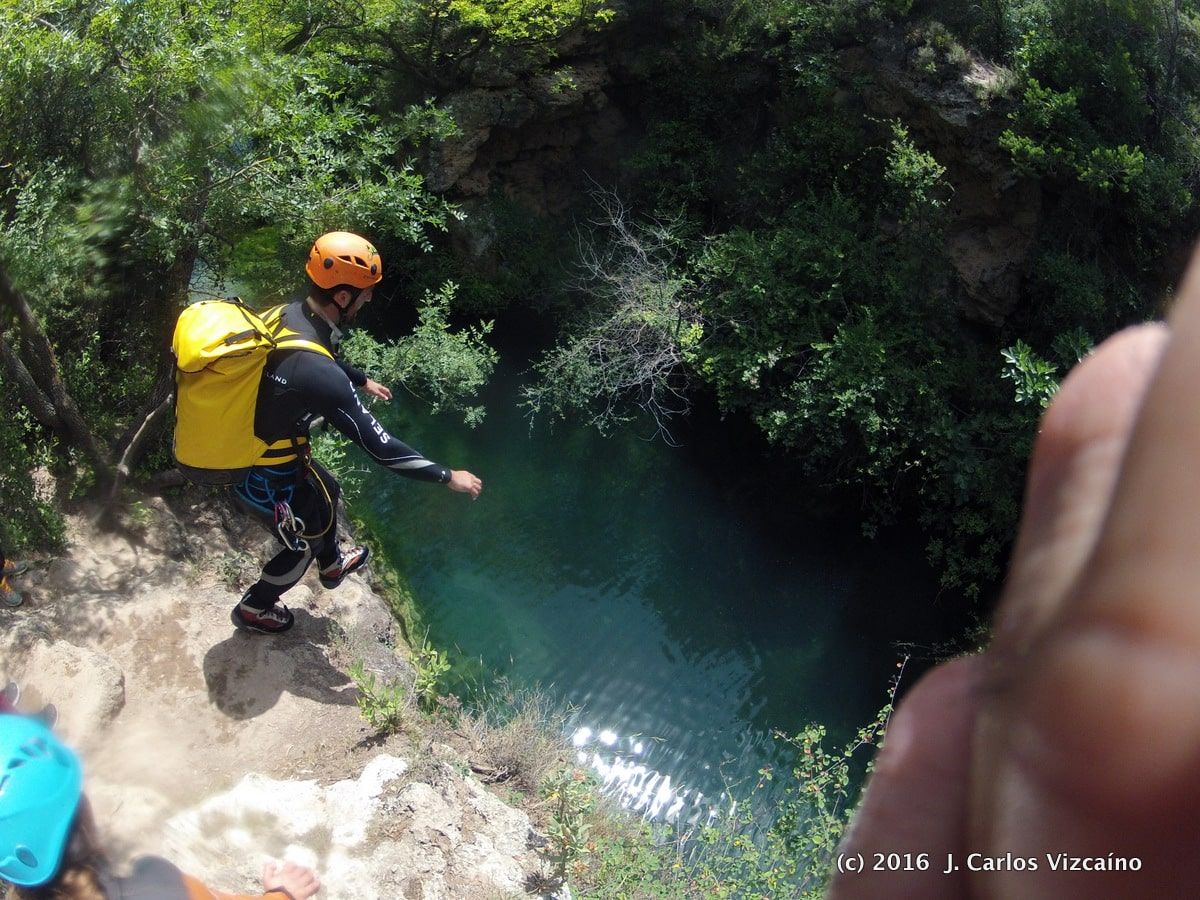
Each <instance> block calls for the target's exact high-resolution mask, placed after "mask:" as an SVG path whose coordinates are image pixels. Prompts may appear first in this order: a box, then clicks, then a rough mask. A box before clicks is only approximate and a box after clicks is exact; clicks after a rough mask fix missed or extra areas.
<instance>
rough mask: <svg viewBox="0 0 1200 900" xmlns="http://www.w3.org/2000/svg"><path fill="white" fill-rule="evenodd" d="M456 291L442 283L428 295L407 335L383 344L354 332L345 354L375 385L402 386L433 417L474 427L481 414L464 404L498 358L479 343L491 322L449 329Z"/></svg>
mask: <svg viewBox="0 0 1200 900" xmlns="http://www.w3.org/2000/svg"><path fill="white" fill-rule="evenodd" d="M457 291H458V286H457V285H455V284H454V283H453V282H446V283H445V284H444V285H442V287H441V290H439V291H438V292H437V293H436V294H435V293H433V292H429V291H427V292H426V293H425V297H424V299H423V301H422V302H421V304H420V305H419V307H418V315H419V321H418V323H417V327H416V328H415V329H414V330H413V333H412V334H411V335H409V336H407V337H403V338H400V339H399V340H396V341H391V342H388V343H382V342H380V341H377V340H375V339H374V338H372V337H371V336H370V335H368V334H367V333H366V332H364V331H361V330H360V331H355V332H353V333H352V334H351V335H350V337H349V338H348V339H347V341H346V344H345V350H344V352H345V354H346V356H347V357H348V358H349V359H351V360H353V361H354V362H355V363H356V364H357V365H359V366H361V367H362V368H363V369H365V370H366V371H368V372H370V373H371V374H372V377H374V378H375V379H376V380H377V381H382V382H383V383H385V384H389V383H399V384H402V385H403V386H404V387H405V389H406V390H408V392H409V393H411V394H412V395H413V396H415V397H418V398H420V399H422V400H424V401H425V402H426V403H428V404H429V405H430V407H431V409H432V411H433V412H435V413H437V412H439V411H441V410H442V409H453V410H456V411H458V412H460V413H462V416H463V421H465V422H466V423H467V424H468V425H472V426H474V425H477V424H479V423H480V422H481V421H483V416H484V412H485V410H484V407H483V406H479V405H475V406H472V405H469V404H470V402H471V401H472V400H474V399H476V398H477V397H478V394H479V391H480V390H481V389H482V388H483V386H484V385H485V384H487V381H488V379H489V378H490V377H491V375H492V371H493V370H494V369H495V367H496V360H497V359H498V356H497V353H496V351H495V350H493V349H492V348H491V347H489V346H488V345H487V343H486V342H485V340H484V338H485V337H486V336H487V335H488V334H490V333H491V330H492V323H491V322H480V323H479V324H477V325H472V326H468V327H467V328H464V329H462V330H460V331H451V330H450V321H449V315H450V308H451V304H452V302H453V300H454V296H455V294H456V292H457Z"/></svg>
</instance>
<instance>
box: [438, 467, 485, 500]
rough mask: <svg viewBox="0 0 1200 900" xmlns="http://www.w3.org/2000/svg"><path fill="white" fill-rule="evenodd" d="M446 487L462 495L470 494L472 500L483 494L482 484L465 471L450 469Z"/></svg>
mask: <svg viewBox="0 0 1200 900" xmlns="http://www.w3.org/2000/svg"><path fill="white" fill-rule="evenodd" d="M446 487H448V488H450V490H452V491H458V492H459V493H462V494H470V495H471V499H472V500H478V499H479V495H480V494H482V493H483V482H482V481H480V480H479V479H478V478H476V477H475V476H474V475H472V474H471V473H470V472H468V471H467V470H466V469H451V470H450V480H449V481H448V482H447V483H446Z"/></svg>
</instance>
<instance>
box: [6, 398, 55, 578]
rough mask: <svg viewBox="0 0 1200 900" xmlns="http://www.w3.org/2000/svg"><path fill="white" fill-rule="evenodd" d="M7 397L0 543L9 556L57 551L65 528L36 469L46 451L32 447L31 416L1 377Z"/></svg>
mask: <svg viewBox="0 0 1200 900" xmlns="http://www.w3.org/2000/svg"><path fill="white" fill-rule="evenodd" d="M0 391H2V392H3V394H4V400H3V401H2V402H3V407H0V497H3V498H4V509H3V513H2V514H0V543H2V544H3V546H4V551H5V553H7V554H8V555H9V557H10V558H11V557H13V556H15V555H16V554H17V553H18V552H19V551H21V550H23V549H26V548H29V547H38V548H42V549H46V550H57V549H59V548H61V547H62V545H63V541H64V539H65V531H66V529H65V525H64V523H63V520H62V517H61V515H60V514H59V513H58V511H57V510H56V509H55V508H54V505H53V504H52V503H51V502H50V500H49V498H47V497H44V496H41V495H39V493H38V490H37V486H36V485H35V483H34V480H33V470H34V468H35V467H36V466H37V465H38V464H39V462H41V461H42V460H40V459H39V457H44V456H45V450H46V449H47V448H42V447H38V446H36V445H35V446H34V447H33V448H32V449H31V448H30V446H29V443H28V442H29V438H28V434H29V432H30V429H29V424H28V421H27V420H26V416H27V414H26V413H25V412H24V411H23V410H19V409H18V408H17V407H16V403H15V400H14V398H13V397H12V396H11V395H10V391H9V385H8V383H7V382H6V381H5V380H4V379H3V378H0Z"/></svg>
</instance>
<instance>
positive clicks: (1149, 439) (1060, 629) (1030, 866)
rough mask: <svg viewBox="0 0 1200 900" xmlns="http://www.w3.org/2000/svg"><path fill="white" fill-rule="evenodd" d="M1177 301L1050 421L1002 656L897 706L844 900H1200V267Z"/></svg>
mask: <svg viewBox="0 0 1200 900" xmlns="http://www.w3.org/2000/svg"><path fill="white" fill-rule="evenodd" d="M1196 260H1200V257H1197V258H1196ZM1179 297H1180V299H1179V302H1178V303H1177V305H1176V308H1175V309H1174V311H1173V313H1172V315H1171V317H1170V322H1169V328H1168V327H1166V326H1163V325H1143V326H1140V327H1138V328H1134V329H1129V330H1126V331H1124V332H1121V333H1120V334H1118V335H1116V336H1115V337H1112V338H1109V339H1108V340H1107V341H1105V342H1104V343H1103V344H1102V345H1101V346H1100V347H1098V348H1097V349H1096V350H1095V351H1094V352H1093V353H1092V354H1091V355H1090V356H1089V357H1088V358H1086V359H1085V360H1084V361H1083V362H1082V363H1081V364H1080V365H1079V366H1077V367H1076V368H1075V370H1074V371H1072V372H1071V374H1070V375H1069V376H1068V377H1067V379H1066V380H1065V381H1064V382H1063V385H1062V388H1061V389H1060V390H1059V392H1058V394H1057V395H1056V396H1055V398H1054V401H1053V403H1052V404H1051V405H1050V408H1049V409H1048V410H1047V411H1046V414H1045V416H1044V417H1043V419H1042V423H1041V428H1040V430H1039V433H1038V437H1037V443H1036V445H1035V447H1034V452H1033V456H1032V458H1031V460H1030V466H1029V476H1028V484H1027V486H1026V493H1025V509H1024V514H1023V517H1022V522H1021V528H1020V532H1019V534H1018V536H1017V543H1016V547H1015V548H1014V550H1013V559H1012V564H1011V567H1010V569H1009V573H1008V578H1007V581H1006V584H1005V590H1004V596H1003V598H1002V600H1001V603H1000V608H999V611H998V613H997V616H996V622H995V624H994V626H993V635H992V642H991V646H990V647H989V648H988V650H987V652H986V653H984V654H982V655H980V656H973V657H966V658H963V659H959V660H956V661H954V662H952V663H948V664H946V665H943V666H939V667H938V668H937V669H935V670H934V671H932V672H930V673H929V674H928V675H926V676H925V678H923V679H922V680H921V682H920V683H919V684H917V685H916V686H915V687H914V688H913V689H912V690H911V691H910V692H909V693H908V695H907V696H906V697H905V698H904V702H903V703H901V704H900V707H899V709H898V710H897V712H896V715H895V717H894V718H893V719H892V724H891V727H890V729H889V731H888V734H887V740H886V743H885V744H884V748H883V750H882V751H881V752H880V754H879V758H878V760H877V762H876V768H875V774H874V776H873V777H872V779H871V783H870V784H869V785H868V788H867V791H866V795H865V797H864V800H863V803H862V806H861V807H860V809H859V811H858V813H857V815H856V816H855V820H854V823H853V825H852V827H851V830H850V832H849V834H848V835H847V839H846V841H845V843H844V844H843V846H842V847H841V848H840V849H841V851H842V853H843V855H846V854H850V855H853V856H854V857H855V858H857V857H858V855H860V854H861V856H862V857H863V858H864V859H866V860H867V861H868V865H867V866H866V868H867V870H868V871H867V872H866V873H858V872H855V873H843V874H841V875H839V876H837V877H835V880H834V883H833V888H832V893H831V896H832V897H834V898H837V900H847V898H859V897H863V898H866V897H880V896H889V897H902V896H903V897H921V898H929V900H941V898H945V900H951V898H959V897H967V896H979V897H989V898H1007V897H1019V898H1021V900H1027V898H1042V897H1046V898H1051V897H1053V898H1058V897H1084V896H1092V897H1156V898H1159V897H1194V896H1196V895H1197V893H1198V892H1200V870H1198V869H1197V867H1196V824H1195V821H1196V810H1197V808H1200V767H1198V765H1197V761H1198V760H1200V478H1198V477H1197V468H1196V461H1197V458H1200V404H1198V403H1197V402H1196V400H1195V393H1196V385H1197V384H1200V262H1198V261H1194V262H1193V264H1192V268H1191V270H1190V272H1189V274H1188V277H1187V279H1186V280H1185V282H1184V285H1183V286H1182V288H1181V290H1180V292H1179ZM896 852H900V853H904V852H911V853H913V854H917V853H928V854H929V856H930V858H931V865H930V866H929V868H928V870H927V871H924V872H918V871H913V872H892V873H886V872H879V873H873V872H871V871H870V865H869V861H870V860H872V859H874V858H875V857H876V854H880V853H882V854H885V855H886V854H888V853H896ZM1014 860H1015V861H1019V864H1017V863H1014ZM1083 861H1086V864H1085V862H1083ZM1034 865H1036V868H1034ZM1088 869H1091V870H1093V871H1087V870H1088ZM1097 869H1098V871H1096V870H1097Z"/></svg>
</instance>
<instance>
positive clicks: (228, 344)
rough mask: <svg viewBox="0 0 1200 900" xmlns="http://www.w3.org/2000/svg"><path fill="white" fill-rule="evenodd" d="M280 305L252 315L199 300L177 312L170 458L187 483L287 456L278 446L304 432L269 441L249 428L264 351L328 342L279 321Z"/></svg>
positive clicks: (235, 474)
mask: <svg viewBox="0 0 1200 900" xmlns="http://www.w3.org/2000/svg"><path fill="white" fill-rule="evenodd" d="M283 309H284V307H282V306H275V307H272V308H271V309H268V310H265V311H264V312H262V313H257V312H255V311H254V310H252V309H251V308H250V307H248V306H246V304H244V303H243V302H242V301H241V300H240V299H238V298H236V297H235V298H233V299H232V300H204V301H201V302H200V303H193V304H192V305H191V306H189V307H187V308H186V309H185V310H184V311H183V312H182V313H180V315H179V321H178V322H176V324H175V336H174V338H173V339H172V341H171V350H172V352H173V353H174V354H175V463H176V465H177V466H178V467H179V470H180V471H181V472H183V474H184V475H186V476H187V477H188V478H190V479H191V480H192V481H196V482H199V483H201V484H233V483H235V482H237V481H240V480H241V479H242V478H244V477H245V476H246V473H247V472H248V471H249V470H250V468H251V467H252V466H254V465H259V464H263V465H266V464H270V463H278V462H286V461H287V460H288V459H292V458H294V457H295V453H294V452H292V453H290V454H287V453H285V454H284V455H282V456H281V451H284V450H285V448H287V447H291V448H292V449H293V451H294V450H295V449H296V445H297V444H298V443H306V442H307V438H298V439H296V440H293V439H291V438H288V439H286V440H283V441H276V442H275V443H274V444H268V443H267V442H266V441H264V440H262V439H260V438H259V437H257V436H256V435H255V433H254V411H255V408H256V406H257V404H258V385H259V381H260V379H261V377H262V371H263V367H264V366H265V365H266V364H267V354H269V353H270V352H271V351H272V350H275V349H276V348H285V347H286V348H293V347H299V348H303V349H305V350H312V351H314V352H317V353H323V354H325V355H326V356H328V357H330V358H332V356H333V354H331V353H330V352H329V351H328V350H327V349H326V348H325V347H323V346H321V345H320V344H318V343H315V342H313V341H309V340H305V339H304V338H302V337H300V336H298V335H296V334H295V333H294V332H291V331H287V330H285V329H284V327H283V322H282V320H281V315H282V313H283Z"/></svg>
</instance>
